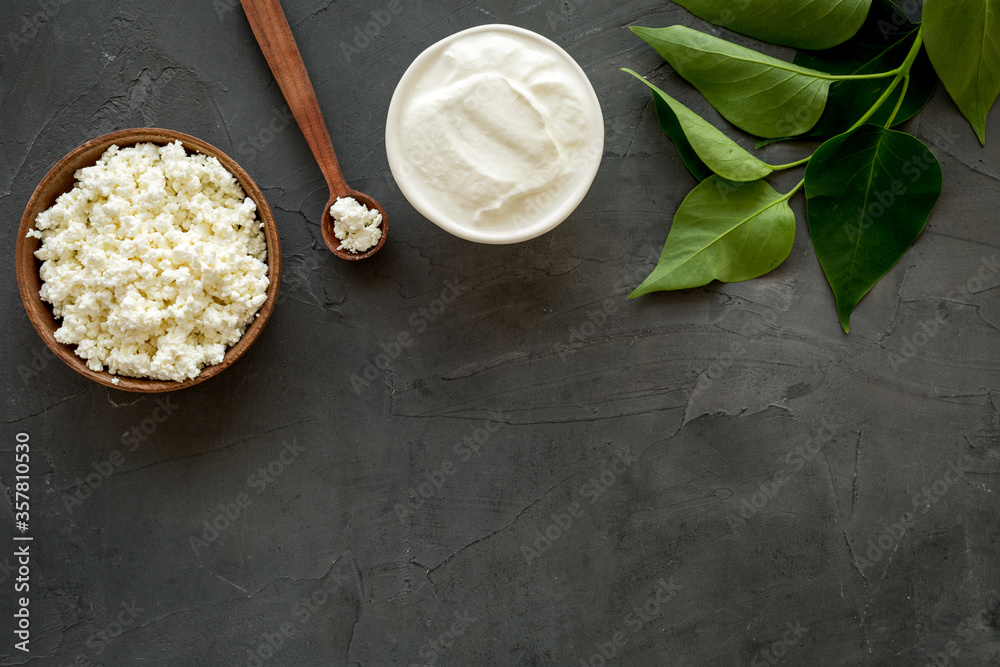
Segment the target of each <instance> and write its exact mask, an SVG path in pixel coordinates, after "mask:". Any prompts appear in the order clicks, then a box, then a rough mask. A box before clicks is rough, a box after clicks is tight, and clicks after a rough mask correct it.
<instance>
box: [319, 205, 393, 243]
mask: <svg viewBox="0 0 1000 667" xmlns="http://www.w3.org/2000/svg"><path fill="white" fill-rule="evenodd" d="M330 215H331V216H333V235H334V236H336V237H337V238H338V239H340V247H341V248H344V249H345V250H349V251H351V252H364V251H365V250H369V249H371V248H374V247H375V245H376V244H377V243H378V242H379V239H381V238H382V230H381V229H379V225H381V224H382V214H381V213H379V212H378V209H374V210H372V209H369V208H368V207H367V206H365V205H364V204H362V203H360V202H359V201H358V200H357V199H355V198H354V197H337V201H335V202H334V203H333V206H331V207H330Z"/></svg>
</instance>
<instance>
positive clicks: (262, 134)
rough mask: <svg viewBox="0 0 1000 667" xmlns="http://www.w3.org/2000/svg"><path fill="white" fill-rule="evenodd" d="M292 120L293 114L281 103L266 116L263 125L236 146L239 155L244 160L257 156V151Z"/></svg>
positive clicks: (272, 139)
mask: <svg viewBox="0 0 1000 667" xmlns="http://www.w3.org/2000/svg"><path fill="white" fill-rule="evenodd" d="M294 120H295V116H293V115H292V110H291V109H290V108H289V107H288V106H287V105H284V104H282V105H281V106H279V107H277V108H275V109H274V111H272V112H271V113H270V115H269V116H268V119H267V122H266V123H264V125H263V127H261V128H260V130H258V131H257V133H256V134H254V135H253V136H251V137H250V138H249V139H247V140H246V141H244V142H241V143H240V145H239V146H237V147H236V150H237V151H239V154H240V157H241V158H242V159H244V160H253V159H254V158H255V157H257V153H258V152H260V151H262V150H264V148H266V147H267V145H268V144H270V143H271V142H272V141H274V139H275V137H277V136H278V135H279V134H281V133H282V132H284V131H285V129H286V128H287V127H288V126H289V125H291V124H292V122H293V121H294Z"/></svg>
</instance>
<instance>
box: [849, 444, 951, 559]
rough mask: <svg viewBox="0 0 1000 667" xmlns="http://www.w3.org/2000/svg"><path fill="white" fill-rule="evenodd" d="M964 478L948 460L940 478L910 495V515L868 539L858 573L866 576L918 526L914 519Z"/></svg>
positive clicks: (929, 508) (883, 528)
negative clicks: (911, 496) (868, 571)
mask: <svg viewBox="0 0 1000 667" xmlns="http://www.w3.org/2000/svg"><path fill="white" fill-rule="evenodd" d="M963 479H965V470H963V469H962V468H961V467H959V464H958V463H957V462H955V461H948V466H947V468H946V469H945V471H944V474H943V475H941V477H939V478H938V479H936V480H934V481H933V482H932V483H930V484H927V485H925V486H924V487H922V488H921V489H920V490H919V491H918V492H916V493H915V494H913V498H912V503H913V508H912V511H911V512H904V513H903V514H902V515H901V516H900V517H899V518H898V519H897V520H896V521H894V522H893V523H891V524H888V525H886V526H883V527H882V530H881V531H880V532H879V534H878V535H877V536H875V537H874V538H872V539H870V540H868V544H867V545H866V547H867V548H866V549H865V552H864V555H862V556H859V557H857V559H856V565H857V568H858V571H859V572H860V573H861V574H862V575H866V574H867V570H868V569H869V568H871V567H872V566H874V565H875V564H876V563H878V562H880V561H881V560H882V559H883V558H884V557H885V556H886V555H888V554H891V553H892V552H893V551H895V549H896V547H897V546H898V545H899V543H900V542H902V540H903V538H904V537H905V536H906V533H907V532H908V531H909V530H910V529H911V528H913V526H915V525H916V524H917V520H918V519H919V518H921V517H923V516H924V515H925V514H927V513H928V512H930V510H931V507H933V506H934V505H936V504H938V503H939V502H941V499H942V498H944V497H945V496H946V495H948V492H949V491H951V489H952V488H953V487H954V486H955V485H956V484H958V483H959V481H961V480H963Z"/></svg>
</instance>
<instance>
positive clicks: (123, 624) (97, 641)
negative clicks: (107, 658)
mask: <svg viewBox="0 0 1000 667" xmlns="http://www.w3.org/2000/svg"><path fill="white" fill-rule="evenodd" d="M119 607H120V609H121V610H120V611H119V612H118V613H117V615H115V617H114V620H112V621H111V622H109V623H108V624H107V625H105V626H104V628H102V629H101V630H98V631H97V632H95V633H94V634H92V635H90V637H88V638H87V641H86V647H87V648H88V649H90V652H89V653H79V654H77V656H76V658H75V659H74V660H73V664H74V665H78V666H79V667H83V666H84V665H92V664H94V659H93V657H92V656H99V655H102V654H103V653H104V652H105V651H106V650H107V649H108V647H109V646H111V645H112V644H113V643H114V642H115V640H116V639H117V638H118V637H120V636H121V634H122V633H123V632H125V630H126V629H127V628H129V627H131V626H133V625H135V623H136V621H138V620H139V614H141V613H143V612H144V611H146V610H145V609H143V608H142V607H139V606H138V605H136V603H135V598H133V599H132V601H131V602H122V603H121V604H120V605H119Z"/></svg>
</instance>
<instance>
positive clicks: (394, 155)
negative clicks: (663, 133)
mask: <svg viewBox="0 0 1000 667" xmlns="http://www.w3.org/2000/svg"><path fill="white" fill-rule="evenodd" d="M480 32H501V33H503V32H507V33H512V34H515V35H518V36H521V37H525V38H528V39H531V40H533V41H534V42H536V43H538V44H539V45H540V46H542V47H544V48H546V49H548V50H549V51H551V52H552V53H553V54H554V55H556V56H557V57H559V58H560V59H561V60H563V61H565V62H566V64H568V65H569V66H570V68H571V69H573V70H574V72H575V73H576V74H577V75H578V76H579V77H580V80H581V81H582V82H583V84H584V90H585V101H586V103H587V104H588V105H589V106H590V107H591V108H590V111H592V112H594V113H595V115H596V117H597V119H598V120H599V122H598V123H596V124H595V127H593V128H590V131H589V133H588V136H587V146H586V147H585V148H584V158H588V159H589V161H588V162H587V164H585V165H584V166H583V167H582V168H578V167H577V166H576V165H574V168H573V169H572V172H571V173H572V174H573V175H574V178H579V179H580V180H579V181H578V184H577V185H576V187H575V189H570V190H569V191H568V192H567V193H566V194H565V195H564V196H562V197H560V196H558V195H557V197H556V198H557V200H558V202H559V205H558V206H555V207H553V208H552V210H550V211H549V212H548V214H547V215H544V216H542V217H540V218H539V219H538V220H537V221H536V222H535V223H533V224H531V225H529V226H527V227H524V228H521V229H517V230H514V231H512V232H484V231H480V230H476V229H471V228H469V227H464V226H462V225H460V224H457V223H455V222H453V221H451V220H449V219H446V218H445V217H442V216H441V215H440V214H439V211H437V210H436V209H435V208H434V207H433V205H432V204H430V203H428V202H427V201H426V197H425V194H424V190H422V189H421V188H418V187H416V186H415V185H414V184H413V182H412V181H411V179H410V178H409V176H408V172H409V171H410V168H409V166H408V164H407V161H406V159H405V158H404V157H403V151H402V150H401V148H400V146H399V141H398V137H397V135H398V131H399V123H400V120H401V118H402V111H401V106H402V105H403V102H402V100H403V98H404V97H405V95H406V94H407V93H408V92H409V88H410V86H411V85H412V83H413V81H414V79H416V78H417V77H418V76H420V75H421V74H422V73H423V70H424V69H425V67H426V65H427V63H428V61H429V60H430V59H431V58H432V57H434V56H435V55H437V54H438V53H439V52H441V51H443V50H444V49H446V48H448V46H450V45H451V44H452V43H453V42H455V41H457V40H459V39H462V38H463V37H467V36H469V35H472V34H475V33H480ZM595 148H596V150H594V149H595ZM385 151H386V157H387V158H388V162H389V170H390V171H391V172H392V176H393V178H394V179H395V180H396V184H397V185H398V186H399V189H400V191H401V192H402V193H403V196H404V197H406V199H407V201H409V202H410V205H411V206H413V208H415V209H416V210H417V212H418V213H420V214H421V215H423V216H424V217H425V218H427V219H428V220H430V221H431V222H432V223H434V224H435V225H437V226H438V227H440V228H441V229H443V230H445V231H446V232H449V233H450V234H453V235H455V236H457V237H459V238H462V239H465V240H467V241H474V242H476V243H487V244H496V245H499V244H508V243H520V242H522V241H528V240H530V239H533V238H536V237H538V236H541V235H542V234H545V233H547V232H550V231H552V230H553V229H555V228H556V227H557V226H559V225H560V224H561V223H562V222H564V221H565V220H566V218H568V217H569V216H570V215H571V214H572V213H573V212H574V211H575V210H576V209H577V207H578V206H579V205H580V203H581V202H582V201H583V199H584V197H586V195H587V193H588V192H589V191H590V188H591V186H592V185H593V183H594V179H595V178H596V177H597V172H598V170H599V169H600V166H601V161H602V159H603V157H604V113H603V110H602V109H601V102H600V100H599V99H598V97H597V93H596V92H595V91H594V85H593V83H592V82H591V81H590V78H589V77H588V76H587V73H586V72H584V71H583V68H582V67H580V64H579V63H578V62H577V61H576V59H574V58H573V56H571V55H570V54H569V53H568V52H567V51H566V50H565V49H564V48H562V47H561V46H559V45H558V44H556V43H555V42H554V41H552V40H551V39H549V38H548V37H545V36H544V35H541V34H539V33H537V32H534V31H532V30H528V29H526V28H521V27H519V26H515V25H510V24H507V23H487V24H483V25H478V26H474V27H471V28H466V29H465V30H460V31H458V32H456V33H453V34H451V35H448V36H447V37H444V38H442V39H440V40H438V41H437V42H434V43H433V44H431V45H430V46H428V47H427V48H426V49H424V50H423V51H422V52H421V53H420V54H419V55H418V56H417V57H416V58H414V60H413V62H412V63H410V66H409V67H408V68H407V69H406V71H405V72H404V73H403V76H402V78H400V80H399V83H398V84H396V89H395V90H394V91H393V94H392V99H391V100H390V101H389V111H388V114H387V117H386V126H385ZM591 156H592V159H591Z"/></svg>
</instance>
